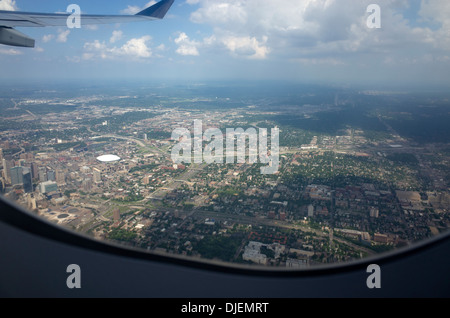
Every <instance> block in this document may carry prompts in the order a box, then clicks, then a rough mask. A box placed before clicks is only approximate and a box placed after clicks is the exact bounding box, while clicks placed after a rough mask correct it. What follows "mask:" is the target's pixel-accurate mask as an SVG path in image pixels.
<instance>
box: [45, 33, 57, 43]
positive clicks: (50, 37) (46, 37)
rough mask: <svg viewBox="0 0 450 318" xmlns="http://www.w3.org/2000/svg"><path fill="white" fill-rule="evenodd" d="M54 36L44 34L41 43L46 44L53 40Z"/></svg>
mask: <svg viewBox="0 0 450 318" xmlns="http://www.w3.org/2000/svg"><path fill="white" fill-rule="evenodd" d="M54 37H55V36H54V35H53V34H46V35H44V36H43V37H42V42H44V43H47V42H50V41H51V40H53V38H54Z"/></svg>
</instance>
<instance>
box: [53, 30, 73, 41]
mask: <svg viewBox="0 0 450 318" xmlns="http://www.w3.org/2000/svg"><path fill="white" fill-rule="evenodd" d="M69 34H70V30H59V31H58V36H57V37H56V42H59V43H66V42H67V37H68V36H69Z"/></svg>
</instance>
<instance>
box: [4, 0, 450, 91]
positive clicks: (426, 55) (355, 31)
mask: <svg viewBox="0 0 450 318" xmlns="http://www.w3.org/2000/svg"><path fill="white" fill-rule="evenodd" d="M72 3H75V4H77V5H79V6H80V8H81V10H82V12H83V13H86V14H133V13H136V12H138V11H139V10H141V9H143V8H145V7H146V6H148V5H151V4H153V3H155V1H150V2H149V1H148V0H121V1H115V0H111V1H104V0H89V1H87V0H69V1H67V0H58V1H57V0H43V1H36V0H0V10H15V11H27V12H51V13H54V12H65V11H66V10H67V7H68V6H69V5H70V4H72ZM370 4H377V5H378V7H379V9H380V16H379V19H377V18H376V19H375V20H372V18H373V13H374V11H370V12H368V11H367V8H368V6H369V5H370ZM369 18H370V19H369ZM368 20H370V21H371V22H372V24H370V23H368ZM375 22H379V25H378V26H379V28H374V27H369V26H374V23H375ZM81 23H83V22H81ZM17 29H18V30H19V31H20V32H23V33H25V34H27V35H28V36H30V37H33V38H34V39H36V48H34V49H29V48H15V47H9V46H4V45H0V78H1V79H17V80H26V79H61V80H62V79H86V80H87V79H100V80H101V79H150V80H161V79H179V80H187V81H201V80H216V79H217V80H221V79H226V80H240V79H244V80H289V81H300V82H308V83H310V82H311V83H312V82H314V83H316V82H317V83H330V84H337V85H352V84H361V83H365V84H367V85H372V84H373V85H385V86H387V87H389V86H393V85H400V84H402V85H409V84H411V85H412V84H418V85H430V86H433V85H443V86H449V85H450V1H448V0H410V1H407V0H175V3H174V5H173V7H172V8H171V10H170V11H169V13H168V15H167V16H166V17H165V19H163V20H158V21H151V22H138V23H130V24H110V25H99V26H88V25H83V24H82V28H81V29H68V28H65V27H45V28H17Z"/></svg>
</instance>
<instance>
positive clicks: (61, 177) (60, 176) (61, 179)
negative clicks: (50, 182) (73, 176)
mask: <svg viewBox="0 0 450 318" xmlns="http://www.w3.org/2000/svg"><path fill="white" fill-rule="evenodd" d="M56 183H58V185H64V184H66V174H65V172H64V171H62V170H56Z"/></svg>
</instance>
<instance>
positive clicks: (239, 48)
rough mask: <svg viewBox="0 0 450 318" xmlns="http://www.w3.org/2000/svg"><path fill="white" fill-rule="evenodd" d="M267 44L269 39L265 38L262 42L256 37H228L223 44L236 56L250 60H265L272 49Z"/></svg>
mask: <svg viewBox="0 0 450 318" xmlns="http://www.w3.org/2000/svg"><path fill="white" fill-rule="evenodd" d="M266 42H267V37H263V40H262V41H261V42H260V41H258V40H257V39H256V38H255V37H249V36H244V37H242V36H241V37H236V36H228V37H224V38H223V39H222V43H223V44H224V45H225V46H226V47H227V49H228V50H230V51H231V52H232V53H233V54H234V55H236V56H241V57H247V58H250V59H265V58H266V57H267V55H268V53H269V52H270V49H269V48H268V47H267V46H265V45H264V44H265V43H266Z"/></svg>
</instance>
